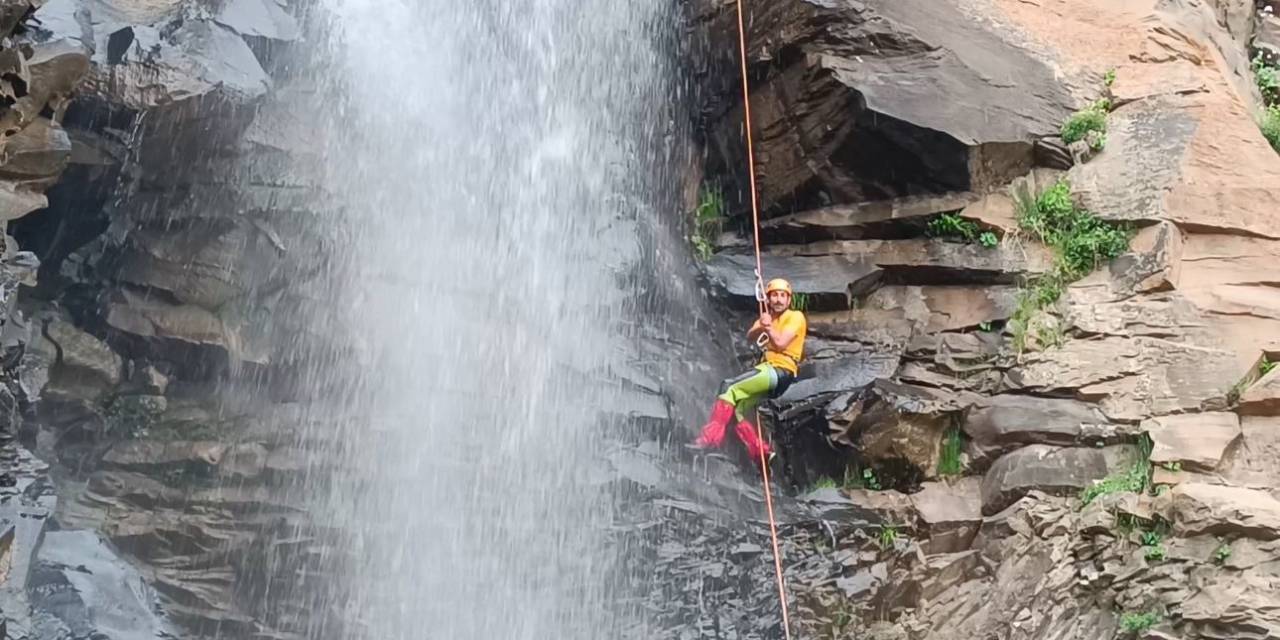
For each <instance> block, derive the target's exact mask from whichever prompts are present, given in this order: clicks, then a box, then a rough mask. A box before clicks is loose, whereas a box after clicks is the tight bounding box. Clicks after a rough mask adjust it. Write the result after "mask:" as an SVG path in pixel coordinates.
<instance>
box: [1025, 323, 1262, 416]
mask: <svg viewBox="0 0 1280 640" xmlns="http://www.w3.org/2000/svg"><path fill="white" fill-rule="evenodd" d="M1237 362H1238V361H1237V356H1236V354H1235V353H1233V352H1231V351H1227V350H1224V349H1217V348H1212V347H1204V346H1198V345H1195V344H1188V343H1186V342H1181V341H1173V340H1167V339H1159V338H1148V337H1133V338H1122V337H1110V336H1104V337H1101V338H1098V339H1092V340H1068V341H1067V342H1066V343H1065V344H1064V345H1062V346H1061V347H1060V348H1054V349H1050V350H1047V351H1039V352H1034V353H1029V354H1026V355H1025V356H1024V358H1023V360H1022V363H1021V364H1020V365H1019V366H1017V367H1015V368H1013V369H1010V370H1009V371H1008V373H1007V374H1006V382H1007V384H1008V385H1009V386H1010V387H1011V388H1013V389H1021V390H1023V391H1024V392H1036V393H1053V394H1054V395H1058V394H1072V395H1074V396H1075V397H1077V398H1079V399H1081V400H1089V401H1092V402H1096V403H1097V405H1098V407H1099V408H1100V409H1101V411H1102V412H1103V414H1104V415H1106V416H1107V418H1109V419H1111V420H1115V421H1138V420H1141V419H1143V418H1146V417H1148V416H1151V415H1159V414H1169V413H1180V412H1187V411H1202V410H1204V409H1207V408H1211V407H1214V406H1217V407H1225V406H1226V403H1227V394H1228V392H1229V390H1230V387H1231V384H1232V381H1233V380H1235V379H1236V378H1237V373H1238V364H1237Z"/></svg>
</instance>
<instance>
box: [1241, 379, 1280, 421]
mask: <svg viewBox="0 0 1280 640" xmlns="http://www.w3.org/2000/svg"><path fill="white" fill-rule="evenodd" d="M1237 411H1239V412H1240V413H1241V414H1242V415H1250V416H1280V369H1273V370H1271V371H1270V372H1268V373H1267V374H1266V375H1264V376H1262V378H1261V379H1260V380H1258V381H1257V382H1255V383H1253V384H1251V385H1249V387H1248V388H1247V389H1245V391H1244V393H1243V394H1241V395H1240V404H1239V405H1238V406H1237Z"/></svg>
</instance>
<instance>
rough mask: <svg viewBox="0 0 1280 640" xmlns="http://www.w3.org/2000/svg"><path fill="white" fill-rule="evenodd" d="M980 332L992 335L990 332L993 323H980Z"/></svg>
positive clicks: (987, 321) (985, 321)
mask: <svg viewBox="0 0 1280 640" xmlns="http://www.w3.org/2000/svg"><path fill="white" fill-rule="evenodd" d="M978 331H981V332H983V333H990V331H991V321H990V320H984V321H982V322H979V323H978Z"/></svg>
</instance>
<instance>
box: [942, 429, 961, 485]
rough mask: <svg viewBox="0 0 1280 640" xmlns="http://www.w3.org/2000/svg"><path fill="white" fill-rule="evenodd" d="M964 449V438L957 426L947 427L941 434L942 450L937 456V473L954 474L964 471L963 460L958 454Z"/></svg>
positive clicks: (943, 474)
mask: <svg viewBox="0 0 1280 640" xmlns="http://www.w3.org/2000/svg"><path fill="white" fill-rule="evenodd" d="M963 450H964V438H963V437H962V436H961V435H960V428H959V427H951V428H950V429H947V432H946V434H944V435H943V436H942V452H941V455H939V456H938V475H940V476H955V475H960V474H961V473H963V472H964V462H963V461H962V460H961V459H960V454H961V453H962V452H963Z"/></svg>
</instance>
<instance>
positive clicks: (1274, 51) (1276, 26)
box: [1253, 13, 1280, 60]
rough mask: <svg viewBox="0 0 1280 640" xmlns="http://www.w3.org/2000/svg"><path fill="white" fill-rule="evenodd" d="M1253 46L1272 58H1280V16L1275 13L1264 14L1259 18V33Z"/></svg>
mask: <svg viewBox="0 0 1280 640" xmlns="http://www.w3.org/2000/svg"><path fill="white" fill-rule="evenodd" d="M1253 48H1254V50H1255V51H1257V52H1260V53H1262V54H1263V55H1264V56H1267V57H1268V58H1269V59H1271V60H1280V16H1277V15H1276V14H1274V13H1265V14H1262V17H1261V18H1260V19H1259V20H1258V34H1257V35H1256V36H1255V37H1254V39H1253Z"/></svg>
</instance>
